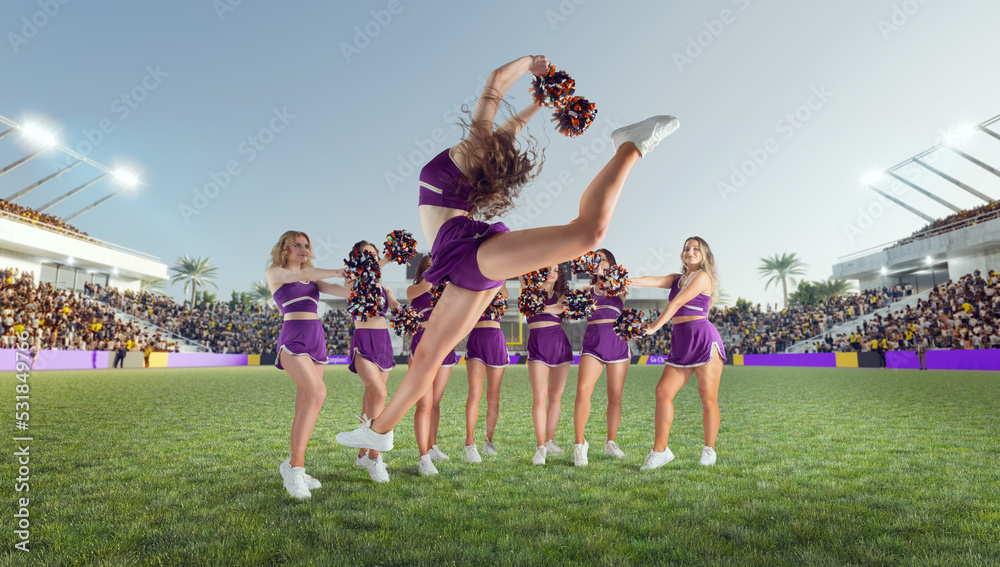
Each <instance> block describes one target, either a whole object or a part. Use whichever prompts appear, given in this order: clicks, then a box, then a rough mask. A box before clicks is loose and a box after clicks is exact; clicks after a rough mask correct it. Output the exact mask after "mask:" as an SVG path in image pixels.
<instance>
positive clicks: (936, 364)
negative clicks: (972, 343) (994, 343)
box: [927, 349, 1000, 371]
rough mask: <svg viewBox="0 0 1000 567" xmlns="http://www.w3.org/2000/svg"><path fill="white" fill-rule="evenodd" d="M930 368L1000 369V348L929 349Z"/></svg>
mask: <svg viewBox="0 0 1000 567" xmlns="http://www.w3.org/2000/svg"><path fill="white" fill-rule="evenodd" d="M927 368H928V369H929V370H994V371H996V370H1000V349H984V350H929V351H927Z"/></svg>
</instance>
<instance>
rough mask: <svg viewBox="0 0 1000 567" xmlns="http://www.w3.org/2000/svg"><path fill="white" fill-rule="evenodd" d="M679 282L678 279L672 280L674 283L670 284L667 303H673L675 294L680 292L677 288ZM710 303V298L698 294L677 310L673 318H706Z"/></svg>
mask: <svg viewBox="0 0 1000 567" xmlns="http://www.w3.org/2000/svg"><path fill="white" fill-rule="evenodd" d="M679 281H680V278H679V277H678V278H675V279H674V283H672V284H670V295H669V296H667V301H673V300H674V298H675V297H677V294H678V293H680V292H681V290H680V288H679V287H677V285H678V282H679ZM711 302H712V296H710V295H707V294H704V293H699V294H698V295H696V296H694V298H693V299H691V301H689V302H687V303H686V304H685V305H683V306H682V307H681V308H680V309H678V310H677V313H674V316H675V317H677V316H682V317H689V316H692V315H694V316H698V315H701V316H707V315H708V304H709V303H711Z"/></svg>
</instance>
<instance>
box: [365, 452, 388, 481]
mask: <svg viewBox="0 0 1000 567" xmlns="http://www.w3.org/2000/svg"><path fill="white" fill-rule="evenodd" d="M368 476H370V477H372V480H374V481H375V482H389V471H387V470H386V469H385V461H383V460H382V455H379V456H377V457H375V458H374V459H373V458H371V457H368Z"/></svg>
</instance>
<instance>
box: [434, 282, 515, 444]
mask: <svg viewBox="0 0 1000 567" xmlns="http://www.w3.org/2000/svg"><path fill="white" fill-rule="evenodd" d="M445 289H447V288H445ZM499 298H502V301H501V303H502V306H503V307H502V308H506V306H507V287H506V286H501V287H500V291H499V292H498V293H497V294H496V295H495V296H494V302H497V301H500V299H499ZM493 309H496V308H495V307H494V305H493V303H491V304H490V306H489V307H487V309H486V311H484V312H483V315H482V316H481V317H479V321H478V322H477V323H476V324H475V326H473V328H472V330H471V331H470V332H469V340H468V341H466V343H465V349H466V352H465V370H466V372H467V373H468V375H469V398H468V399H467V400H466V401H465V457H466V458H467V459H468V460H469V462H470V463H479V462H482V460H483V459H482V457H480V456H479V451H477V450H476V439H475V431H476V422H477V421H478V420H479V400H480V399H482V397H483V377H485V378H486V440H485V441H483V453H485V454H487V455H496V454H497V453H498V451H497V448H496V446H495V445H494V444H493V433H494V432H495V431H496V428H497V418H498V417H499V416H500V384H501V383H502V382H503V373H504V370H506V368H507V363H509V362H510V357H509V356H508V354H507V338H506V337H505V336H504V334H503V331H502V330H501V329H500V321H499V320H497V319H494V318H493V316H492V315H491V311H492V310H493Z"/></svg>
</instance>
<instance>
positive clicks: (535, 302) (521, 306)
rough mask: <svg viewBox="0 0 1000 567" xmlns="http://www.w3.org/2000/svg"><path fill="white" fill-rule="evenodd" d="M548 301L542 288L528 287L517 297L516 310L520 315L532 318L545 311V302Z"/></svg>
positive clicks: (547, 295) (547, 296) (536, 286)
mask: <svg viewBox="0 0 1000 567" xmlns="http://www.w3.org/2000/svg"><path fill="white" fill-rule="evenodd" d="M548 300H549V294H547V293H545V290H544V289H542V286H539V285H529V286H527V287H525V288H523V289H522V290H521V295H519V296H518V297H517V308H518V310H519V311H520V312H521V313H522V314H524V315H526V316H528V317H533V316H535V315H538V314H539V313H541V312H542V311H544V310H545V302H546V301H548Z"/></svg>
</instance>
